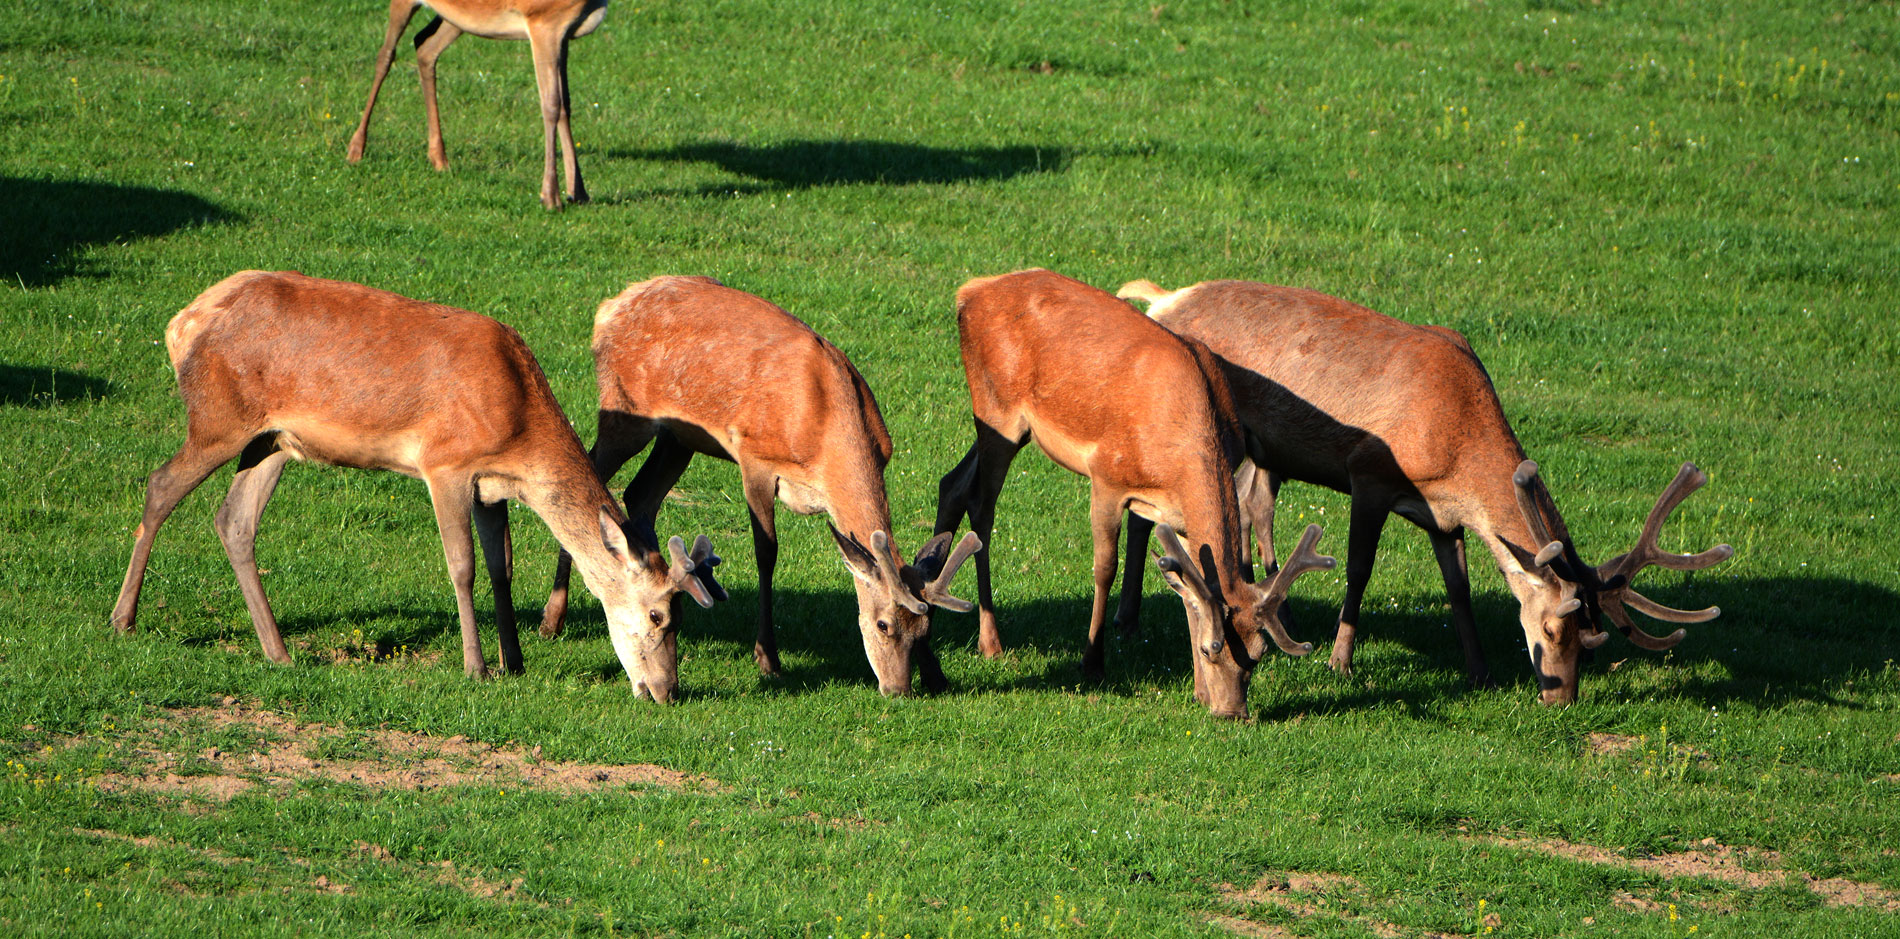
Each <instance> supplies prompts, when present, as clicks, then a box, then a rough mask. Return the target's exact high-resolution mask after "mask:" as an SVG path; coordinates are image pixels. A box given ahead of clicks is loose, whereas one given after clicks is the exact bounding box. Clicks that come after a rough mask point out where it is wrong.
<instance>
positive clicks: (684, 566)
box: [666, 535, 693, 574]
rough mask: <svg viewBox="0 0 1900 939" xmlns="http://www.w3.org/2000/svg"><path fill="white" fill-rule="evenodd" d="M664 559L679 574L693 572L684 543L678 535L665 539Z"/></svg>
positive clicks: (691, 562)
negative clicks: (669, 562) (665, 558)
mask: <svg viewBox="0 0 1900 939" xmlns="http://www.w3.org/2000/svg"><path fill="white" fill-rule="evenodd" d="M666 557H667V560H668V561H671V562H672V564H673V569H674V570H677V571H680V572H681V573H686V574H691V573H692V572H693V559H692V558H690V557H688V556H687V555H686V541H685V539H683V538H681V537H680V536H678V535H674V536H673V537H671V538H668V539H666Z"/></svg>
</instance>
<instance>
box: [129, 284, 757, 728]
mask: <svg viewBox="0 0 1900 939" xmlns="http://www.w3.org/2000/svg"><path fill="white" fill-rule="evenodd" d="M165 348H166V352H167V353H168V354H169V355H170V357H171V363H172V369H173V371H174V372H176V373H177V376H178V391H179V396H180V397H182V398H184V400H185V415H186V431H185V443H184V446H182V447H180V448H179V450H178V452H177V453H176V454H175V455H173V456H172V458H171V459H170V460H167V461H165V465H163V466H161V467H159V468H158V470H157V472H154V473H153V474H152V475H151V478H150V479H149V480H147V482H146V487H145V512H144V516H143V518H142V519H141V520H140V522H139V527H138V530H137V532H136V535H135V538H136V541H135V543H134V544H133V547H132V563H131V565H130V566H129V567H127V569H126V572H125V583H124V586H122V587H121V588H120V590H119V601H118V605H117V606H115V607H114V608H113V610H112V625H113V626H114V627H115V628H117V629H118V630H119V631H120V632H130V631H131V630H132V628H133V622H134V620H135V618H136V617H137V614H138V600H139V586H140V584H141V583H143V581H144V579H145V566H146V561H147V560H148V559H149V557H150V555H151V551H152V541H153V539H155V538H156V537H157V536H158V529H159V526H160V525H162V524H164V522H165V519H166V517H167V516H169V515H170V514H171V511H172V509H173V507H175V506H176V505H177V504H178V502H179V500H181V499H183V498H184V497H185V496H186V495H188V494H190V492H191V491H192V490H193V489H196V488H197V487H198V485H199V484H200V483H202V482H204V481H205V479H206V478H207V477H209V476H210V475H211V474H212V472H214V471H215V470H217V469H218V467H220V466H223V465H224V464H225V463H228V462H230V461H231V460H233V459H236V460H237V461H238V468H237V475H236V477H235V478H233V480H232V481H231V492H230V494H229V495H228V496H226V497H225V500H224V506H223V507H222V508H220V509H219V510H218V514H217V518H216V528H217V531H218V538H219V539H220V540H221V541H223V542H224V550H225V553H226V554H227V555H228V556H229V557H230V559H231V569H232V570H233V571H235V572H236V573H237V580H238V585H239V587H240V588H242V590H243V592H244V603H245V606H247V607H248V608H249V609H250V614H251V624H252V625H253V626H255V627H256V628H257V637H258V639H259V640H260V641H261V642H262V643H263V646H264V654H265V656H266V657H268V658H269V659H270V660H271V661H273V662H282V663H288V662H289V661H290V655H289V653H287V652H286V651H285V650H284V641H283V639H282V637H281V636H280V635H279V634H278V630H277V620H276V618H275V617H274V616H273V615H272V614H271V607H270V601H269V600H267V599H266V598H265V596H264V586H263V583H262V582H261V581H260V580H259V579H258V571H257V561H256V559H255V556H254V555H253V553H252V548H253V545H254V544H255V542H256V540H257V521H258V518H259V517H260V516H261V515H263V513H264V506H265V504H266V503H268V502H269V501H270V497H271V493H272V492H273V491H274V490H275V489H276V487H277V481H278V478H279V476H280V475H281V474H282V473H283V471H284V464H285V462H286V461H289V460H293V459H294V460H309V461H312V462H316V463H327V464H330V465H332V466H346V467H354V468H359V469H386V470H394V471H396V472H398V473H402V474H403V475H405V476H413V477H416V478H418V479H421V480H422V481H423V482H424V483H426V484H428V487H429V499H430V501H431V502H432V503H434V505H435V519H436V525H437V527H438V528H439V529H440V530H441V535H442V550H443V553H444V554H445V555H446V556H447V559H448V568H449V580H450V581H451V582H452V583H453V584H454V587H455V606H456V611H457V614H458V615H459V617H460V619H461V625H462V666H463V669H464V670H465V671H466V672H467V673H468V674H469V675H471V676H477V677H479V676H483V675H486V674H487V668H488V667H487V663H485V662H484V661H483V660H482V647H481V638H480V637H479V635H477V633H476V629H475V606H474V594H473V586H474V579H475V567H474V556H473V550H472V545H471V544H470V538H469V522H470V519H471V517H472V518H473V520H474V524H475V528H476V530H477V531H479V532H480V534H481V542H482V555H483V557H484V559H485V560H486V562H487V567H488V576H489V581H490V583H491V584H492V585H493V586H494V591H495V626H496V631H497V632H498V633H500V638H501V642H500V645H501V664H502V667H503V668H504V669H506V670H507V671H509V672H520V671H521V670H522V662H521V646H520V644H519V643H518V642H517V641H516V637H515V619H514V601H513V599H512V595H511V594H510V591H509V584H510V580H511V578H512V576H513V568H514V558H513V549H512V546H511V544H510V540H509V535H508V503H507V501H506V500H508V499H519V500H520V501H521V502H522V503H524V504H526V505H527V506H528V507H529V508H530V509H533V510H534V511H535V513H536V514H538V515H540V516H541V519H542V520H543V521H545V522H547V524H548V527H549V528H550V529H552V530H553V532H554V537H555V540H556V541H559V542H560V543H561V545H562V546H564V547H565V548H566V549H567V550H569V551H572V552H574V555H575V557H577V558H579V559H580V566H581V575H582V576H583V577H584V578H586V580H587V586H588V588H589V589H591V590H593V591H594V593H595V594H596V595H598V596H599V597H600V598H601V605H602V606H604V607H605V608H606V611H607V631H608V634H609V635H610V636H611V637H612V639H613V644H614V651H615V652H616V653H618V655H619V657H620V662H621V664H622V665H623V666H625V667H626V671H627V678H628V679H629V680H630V681H631V682H632V683H633V690H634V692H635V693H636V694H639V695H642V696H646V697H651V698H652V699H653V700H655V701H659V702H661V703H665V702H667V701H669V700H671V699H672V697H673V695H674V693H675V691H676V689H677V687H678V665H677V660H678V654H677V645H676V626H677V624H678V621H679V602H678V594H680V593H682V592H683V593H685V594H687V595H688V596H691V597H692V598H693V599H694V600H696V601H698V602H699V604H700V605H701V606H710V605H712V602H713V599H714V597H715V596H718V595H721V592H720V590H719V586H718V583H717V581H715V580H714V579H713V577H712V568H713V565H715V564H717V563H718V558H717V557H715V556H714V555H713V554H712V545H711V544H710V543H709V542H708V541H707V540H706V537H705V536H704V535H701V536H700V537H699V538H698V540H697V541H696V542H695V544H694V548H693V551H692V552H691V554H690V555H689V554H688V553H687V552H686V550H685V544H684V542H682V541H681V540H680V539H679V538H677V537H676V538H673V539H671V540H669V541H668V542H667V553H666V554H662V553H661V552H660V550H659V548H658V545H657V544H655V543H653V539H652V538H651V537H650V535H649V534H648V533H646V532H640V531H636V530H635V529H632V528H629V526H628V523H627V521H626V519H625V517H624V516H622V515H621V514H620V510H619V509H618V508H617V507H615V505H614V502H613V497H612V496H611V495H609V494H608V493H607V490H606V488H605V487H603V486H602V485H601V484H600V480H599V479H597V478H595V476H594V471H593V467H591V466H589V465H588V463H587V454H586V452H585V451H584V450H582V449H581V443H580V439H579V438H577V437H575V436H574V431H573V429H572V428H570V427H569V426H568V423H567V418H566V417H565V416H564V415H563V414H562V413H561V408H560V406H559V405H558V404H556V403H555V400H554V394H553V393H552V392H551V391H549V389H548V383H547V379H546V378H545V377H543V375H542V374H541V367H540V366H539V365H538V364H536V362H535V360H534V356H533V355H532V354H531V353H529V351H528V347H527V345H526V344H524V343H523V342H522V341H521V337H520V336H519V335H517V334H516V333H515V331H514V330H512V329H510V328H508V327H507V326H505V325H503V324H501V323H498V322H496V321H495V320H492V319H489V318H488V317H486V316H482V315H480V314H477V313H470V312H467V311H465V310H457V309H454V308H451V307H446V306H438V305H436V304H433V303H424V302H421V301H419V300H411V299H408V298H407V297H399V296H397V295H395V294H393V293H386V292H384V291H381V290H375V289H372V288H369V287H365V286H362V285H361V284H351V283H343V282H339V281H333V280H318V279H316V278H313V277H305V276H303V275H301V274H297V273H268V272H264V271H244V272H242V273H239V274H233V275H232V276H230V277H227V278H225V279H224V280H222V281H219V282H218V283H217V284H215V285H213V286H212V287H211V289H209V290H206V291H205V292H204V293H202V294H200V295H199V296H198V298H197V299H195V300H193V301H192V302H191V304H190V305H189V306H187V307H185V309H184V310H183V312H180V313H179V314H178V315H177V316H175V317H173V318H172V321H171V324H170V325H169V326H167V327H166V329H165ZM636 535H637V537H636Z"/></svg>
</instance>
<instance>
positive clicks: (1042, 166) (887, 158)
mask: <svg viewBox="0 0 1900 939" xmlns="http://www.w3.org/2000/svg"><path fill="white" fill-rule="evenodd" d="M608 156H610V157H614V158H617V159H628V160H655V161H661V162H670V163H712V164H715V165H717V166H719V167H720V168H722V169H724V170H726V171H727V172H729V173H733V174H736V175H739V176H747V177H750V178H752V179H755V180H758V182H757V183H752V184H739V185H733V184H729V183H726V184H713V183H708V184H705V185H703V186H700V187H698V188H697V189H694V190H691V191H688V192H682V193H678V194H680V195H692V196H719V195H757V194H760V193H765V192H774V191H781V190H788V189H810V188H814V187H819V186H850V185H861V184H871V185H880V186H911V185H918V184H933V183H957V182H965V181H970V180H1001V179H1009V178H1011V177H1014V176H1022V175H1025V174H1029V173H1055V172H1061V171H1062V170H1063V168H1064V167H1065V166H1067V164H1068V151H1066V150H1065V149H1063V148H1061V147H1038V146H1016V147H954V148H952V147H926V146H921V145H918V144H910V143H896V142H892V141H884V140H789V141H785V142H782V143H776V144H770V145H767V146H753V145H750V144H743V143H733V142H729V141H718V142H708V143H693V144H684V145H681V146H677V147H669V148H667V149H664V150H613V151H609V153H608Z"/></svg>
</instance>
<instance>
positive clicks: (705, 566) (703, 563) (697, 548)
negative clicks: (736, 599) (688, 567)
mask: <svg viewBox="0 0 1900 939" xmlns="http://www.w3.org/2000/svg"><path fill="white" fill-rule="evenodd" d="M689 557H690V558H691V559H692V562H693V576H694V577H697V578H699V582H700V583H702V584H705V585H706V592H707V593H709V594H711V595H712V598H713V599H714V600H720V601H724V600H730V599H732V597H731V595H730V594H728V593H726V588H725V587H724V586H722V585H721V584H720V583H719V579H718V578H717V577H715V576H714V575H713V568H716V567H718V566H719V565H721V564H723V563H725V559H724V558H722V557H720V556H719V555H717V554H714V553H713V545H712V539H711V538H708V537H706V536H705V535H700V536H699V537H697V538H694V539H693V551H692V554H691V555H689Z"/></svg>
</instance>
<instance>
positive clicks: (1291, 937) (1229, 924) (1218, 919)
mask: <svg viewBox="0 0 1900 939" xmlns="http://www.w3.org/2000/svg"><path fill="white" fill-rule="evenodd" d="M1207 921H1208V923H1209V924H1211V925H1214V926H1219V927H1220V928H1222V929H1225V930H1227V931H1228V932H1230V933H1233V934H1234V935H1236V936H1252V937H1253V939H1299V935H1300V934H1299V933H1296V932H1294V931H1292V930H1290V929H1287V928H1286V927H1284V926H1275V925H1274V924H1272V923H1261V922H1255V921H1254V920H1251V919H1241V918H1240V917H1238V916H1220V915H1214V916H1209V917H1208V918H1207Z"/></svg>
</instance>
